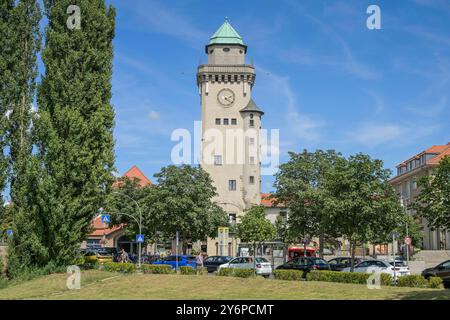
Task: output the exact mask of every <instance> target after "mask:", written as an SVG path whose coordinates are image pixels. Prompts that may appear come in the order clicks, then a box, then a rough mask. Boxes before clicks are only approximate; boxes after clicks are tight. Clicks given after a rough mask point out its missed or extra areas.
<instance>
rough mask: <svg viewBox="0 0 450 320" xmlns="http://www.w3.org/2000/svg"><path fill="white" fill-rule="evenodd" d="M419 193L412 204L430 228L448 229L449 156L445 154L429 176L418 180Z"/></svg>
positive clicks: (449, 194)
mask: <svg viewBox="0 0 450 320" xmlns="http://www.w3.org/2000/svg"><path fill="white" fill-rule="evenodd" d="M419 188H420V193H419V195H418V196H417V197H416V198H415V201H414V203H413V204H412V206H411V207H412V209H414V210H416V212H417V215H418V216H419V217H423V218H425V219H427V221H428V225H429V226H430V227H431V228H441V229H444V230H445V229H450V157H449V156H446V157H444V158H442V160H441V161H440V162H439V166H438V167H437V168H436V169H435V170H434V171H433V173H432V174H431V175H430V176H424V177H422V178H421V179H420V180H419Z"/></svg>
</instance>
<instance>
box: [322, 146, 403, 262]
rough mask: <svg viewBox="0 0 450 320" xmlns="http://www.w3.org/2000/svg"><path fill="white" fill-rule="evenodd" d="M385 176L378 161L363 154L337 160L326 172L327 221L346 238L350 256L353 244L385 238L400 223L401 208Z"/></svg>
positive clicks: (353, 252) (386, 170)
mask: <svg viewBox="0 0 450 320" xmlns="http://www.w3.org/2000/svg"><path fill="white" fill-rule="evenodd" d="M389 176H390V171H389V170H388V169H384V168H383V162H382V161H381V160H373V159H371V158H370V157H369V156H368V155H364V154H356V155H354V156H350V157H349V158H348V159H340V160H339V161H338V162H337V163H336V165H335V166H334V167H333V170H330V172H329V173H328V177H327V183H326V189H327V190H328V192H329V193H330V197H328V199H327V202H326V208H327V212H329V213H330V223H331V224H332V225H333V227H334V228H336V231H337V232H338V233H339V234H340V235H341V236H344V237H345V238H347V239H348V240H349V242H350V245H351V253H352V257H354V255H355V246H356V245H357V244H362V243H366V242H369V241H370V242H375V243H376V242H377V241H378V240H380V239H388V238H389V235H390V233H391V232H392V231H394V230H395V229H396V228H399V227H401V226H402V222H403V221H402V215H403V210H402V208H401V207H400V201H399V199H398V197H397V195H396V194H395V191H394V189H393V188H392V186H391V185H390V184H389V182H388V179H389ZM403 225H404V224H403ZM352 267H353V265H352Z"/></svg>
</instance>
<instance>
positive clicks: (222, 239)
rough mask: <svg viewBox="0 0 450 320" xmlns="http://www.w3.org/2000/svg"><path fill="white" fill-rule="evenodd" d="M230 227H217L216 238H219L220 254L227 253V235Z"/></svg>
mask: <svg viewBox="0 0 450 320" xmlns="http://www.w3.org/2000/svg"><path fill="white" fill-rule="evenodd" d="M229 231H230V229H229V228H227V227H219V228H218V230H217V238H218V239H219V252H220V255H221V256H223V255H228V235H229Z"/></svg>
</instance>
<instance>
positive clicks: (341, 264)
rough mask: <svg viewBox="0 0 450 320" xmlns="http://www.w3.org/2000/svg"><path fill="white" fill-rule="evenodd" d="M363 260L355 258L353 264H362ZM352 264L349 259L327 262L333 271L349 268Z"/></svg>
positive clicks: (343, 258) (335, 259)
mask: <svg viewBox="0 0 450 320" xmlns="http://www.w3.org/2000/svg"><path fill="white" fill-rule="evenodd" d="M362 261H363V259H361V258H355V262H354V264H355V265H357V264H358V263H360V262H362ZM351 263H352V258H351V257H338V258H334V259H331V260H328V264H329V265H330V269H331V270H333V271H342V269H344V268H347V267H350V266H351Z"/></svg>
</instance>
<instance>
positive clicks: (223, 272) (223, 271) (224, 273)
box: [217, 268, 233, 277]
mask: <svg viewBox="0 0 450 320" xmlns="http://www.w3.org/2000/svg"><path fill="white" fill-rule="evenodd" d="M217 275H218V276H221V277H231V276H233V269H232V268H220V269H219V271H218V272H217Z"/></svg>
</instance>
